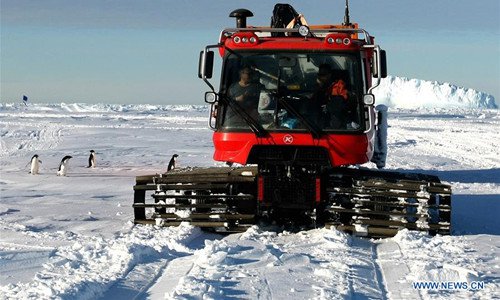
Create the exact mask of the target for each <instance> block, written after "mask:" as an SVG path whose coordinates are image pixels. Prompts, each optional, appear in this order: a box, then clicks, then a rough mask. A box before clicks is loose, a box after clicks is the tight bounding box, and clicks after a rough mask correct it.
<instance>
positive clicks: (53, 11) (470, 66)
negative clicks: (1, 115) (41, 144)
mask: <svg viewBox="0 0 500 300" xmlns="http://www.w3.org/2000/svg"><path fill="white" fill-rule="evenodd" d="M181 2H183V3H181ZM280 2H285V1H280ZM288 3H291V4H292V5H293V6H294V7H295V8H296V9H297V11H299V12H301V13H303V14H304V15H305V16H306V18H307V20H308V22H309V23H316V24H326V23H339V22H341V21H342V19H343V13H344V1H343V0H324V1H319V0H311V1H307V2H305V1H290V2H288ZM350 3H351V6H350V11H351V21H354V22H358V23H360V26H361V27H363V28H364V29H366V30H367V31H368V32H369V33H370V34H372V35H374V36H375V37H376V40H377V43H378V44H380V45H381V46H382V48H384V49H386V50H387V55H388V70H389V74H390V75H396V76H404V77H410V78H418V79H425V80H437V81H440V82H449V83H452V84H455V85H458V86H463V87H468V88H474V89H477V90H480V91H484V92H486V93H489V94H492V95H493V96H495V98H496V99H497V103H498V102H500V1H498V0H481V1H476V0H422V1H401V0H376V1H375V0H351V1H350ZM274 4H275V3H274V2H270V1H259V0H254V1H237V0H236V1H229V0H215V1H206V0H205V1H202V0H195V1H166V0H163V1H159V0H145V1H132V0H86V1H79V0H73V1H63V0H45V1H39V0H30V1H28V0H0V11H1V20H0V22H1V27H0V30H1V32H0V33H1V44H0V50H1V52H0V63H1V65H0V71H1V73H0V81H1V86H0V99H1V101H2V102H17V101H19V100H20V99H21V97H22V95H23V94H26V95H28V96H29V97H30V99H31V101H34V102H61V101H64V102H87V103H97V102H101V103H118V104H120V103H151V104H162V103H164V104H170V103H176V104H202V103H203V93H204V92H205V91H206V90H207V87H206V86H205V84H204V83H203V82H201V81H200V80H199V79H198V78H197V65H198V53H199V51H200V50H201V49H202V48H203V47H204V46H205V45H207V44H213V43H215V42H217V39H218V35H219V32H220V30H221V29H222V28H224V27H233V26H234V20H233V19H230V18H228V15H229V13H230V12H231V11H232V10H233V9H236V8H248V9H250V10H252V11H253V13H254V15H255V17H254V18H252V19H250V20H249V21H248V23H249V24H251V25H268V24H269V21H270V17H271V14H272V9H273V6H274Z"/></svg>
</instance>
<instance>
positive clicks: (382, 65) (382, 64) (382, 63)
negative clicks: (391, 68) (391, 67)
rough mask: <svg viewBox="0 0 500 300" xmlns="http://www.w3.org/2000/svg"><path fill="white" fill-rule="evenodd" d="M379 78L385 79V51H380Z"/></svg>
mask: <svg viewBox="0 0 500 300" xmlns="http://www.w3.org/2000/svg"><path fill="white" fill-rule="evenodd" d="M380 69H381V70H380V77H382V78H386V77H387V58H386V55H385V50H380Z"/></svg>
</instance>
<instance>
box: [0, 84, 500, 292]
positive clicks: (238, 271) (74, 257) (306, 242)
mask: <svg viewBox="0 0 500 300" xmlns="http://www.w3.org/2000/svg"><path fill="white" fill-rule="evenodd" d="M375 91H376V92H377V93H378V94H377V99H379V100H380V101H379V102H382V99H383V97H386V100H385V103H386V104H387V105H388V106H389V107H390V108H389V111H388V124H389V127H388V136H387V151H388V157H387V162H386V168H387V169H392V170H401V171H404V172H424V173H430V174H435V175H437V176H439V177H440V178H441V179H442V180H444V181H446V182H449V183H451V184H452V186H453V193H454V195H453V213H452V227H453V235H452V236H435V237H430V236H428V235H426V234H424V233H419V232H411V231H407V230H404V231H402V232H400V233H398V235H397V236H395V237H394V238H390V239H382V240H370V239H364V238H361V237H355V236H349V235H347V234H344V233H342V232H339V231H337V230H334V229H325V228H323V229H312V230H306V231H301V232H298V233H290V232H280V231H276V230H273V228H265V227H259V226H253V227H251V228H250V229H249V230H248V231H246V232H244V233H241V234H232V235H227V236H223V235H218V234H212V233H207V232H203V231H201V230H199V229H198V228H194V227H192V226H189V225H185V224H182V225H180V226H179V227H168V228H163V227H157V226H135V225H133V224H132V222H131V220H132V219H133V211H132V208H131V205H132V198H133V191H132V186H133V184H134V179H135V176H137V175H145V174H155V173H158V172H163V171H165V170H166V167H167V164H168V161H169V159H170V157H171V155H172V153H177V154H179V164H180V165H181V166H182V167H187V166H202V167H207V166H222V165H223V164H222V163H217V162H214V161H212V141H211V131H210V130H209V129H208V128H207V126H206V124H207V117H208V108H207V107H205V106H192V105H165V106H162V105H111V104H82V103H54V104H38V103H35V104H31V105H29V106H28V107H25V106H24V104H22V103H19V104H12V103H11V104H1V105H0V137H1V143H0V146H1V148H0V168H1V172H0V197H1V199H0V298H1V299H68V298H69V299H230V298H245V299H254V298H257V299H284V298H285V299H288V298H289V299H311V298H315V299H364V298H369V299H448V298H453V299H492V298H500V292H499V291H500V289H499V288H500V259H499V257H500V255H499V254H500V219H499V218H498V212H499V211H500V180H499V178H500V168H499V167H500V158H499V157H500V149H499V147H498V141H499V140H500V133H499V131H500V111H498V110H496V109H492V108H493V107H495V106H496V104H495V102H494V99H493V97H491V96H489V95H485V94H483V93H479V92H475V91H472V90H467V89H462V88H457V87H450V86H449V85H448V84H437V83H429V82H424V81H418V80H407V79H403V78H389V79H387V80H385V81H384V82H383V83H382V86H381V87H380V88H378V89H376V90H375ZM414 93H417V94H418V95H420V96H419V97H413V96H412V95H414ZM412 97H413V98H412ZM417 100H419V101H417ZM407 102H408V103H407ZM90 149H93V150H95V151H96V153H97V167H96V168H86V165H87V158H88V155H89V154H90V153H89V151H90ZM34 154H38V155H39V156H40V159H41V160H42V161H43V163H42V164H41V169H40V174H39V175H30V174H28V172H29V164H28V162H29V161H30V159H31V157H32V156H33V155H34ZM65 155H71V156H73V158H72V159H71V160H70V162H69V170H68V174H67V176H66V177H58V176H56V171H57V167H58V164H59V162H60V160H61V158H62V157H63V156H65ZM366 166H367V167H372V168H374V167H375V165H374V164H372V163H369V164H367V165H366ZM422 282H438V283H451V284H463V283H466V284H468V285H469V286H468V288H466V289H460V288H456V289H453V288H451V289H450V288H447V289H443V288H441V289H425V288H414V284H415V283H422ZM477 282H479V283H483V284H484V286H482V287H481V288H478V289H473V288H470V287H471V284H473V283H477Z"/></svg>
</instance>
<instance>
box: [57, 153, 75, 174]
mask: <svg viewBox="0 0 500 300" xmlns="http://www.w3.org/2000/svg"><path fill="white" fill-rule="evenodd" d="M70 158H73V156H69V155H66V156H65V157H63V159H62V160H61V163H60V164H59V170H57V176H66V173H67V172H68V161H69V159H70Z"/></svg>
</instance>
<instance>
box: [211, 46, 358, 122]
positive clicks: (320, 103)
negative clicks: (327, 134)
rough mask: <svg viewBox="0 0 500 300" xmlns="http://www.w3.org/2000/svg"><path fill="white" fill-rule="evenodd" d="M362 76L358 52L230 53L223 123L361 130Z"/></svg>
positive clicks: (224, 78) (223, 93)
mask: <svg viewBox="0 0 500 300" xmlns="http://www.w3.org/2000/svg"><path fill="white" fill-rule="evenodd" d="M361 78H362V76H361V71H360V61H359V58H357V57H356V56H355V55H353V54H345V53H314V54H311V53H289V52H287V53H280V54H276V53H273V54H266V53H230V54H228V56H227V57H226V60H225V65H224V77H223V83H222V88H221V96H222V97H224V99H225V100H226V101H225V103H226V104H230V105H222V106H221V115H222V118H221V120H220V125H221V126H222V128H223V129H227V130H232V129H236V130H240V129H249V128H250V126H251V124H249V123H252V122H254V123H258V124H259V125H260V126H262V128H264V129H266V130H299V131H300V130H304V131H315V130H316V131H325V130H327V131H328V130H336V131H339V130H340V131H342V130H346V131H347V130H360V126H362V122H360V116H361V111H362V110H361V108H362V106H361V103H362V102H361V95H362V89H363V84H362V81H361ZM229 102H231V103H229ZM222 104H224V103H222ZM242 111H244V113H242ZM248 117H251V118H252V119H253V120H251V121H252V122H249V121H248Z"/></svg>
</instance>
